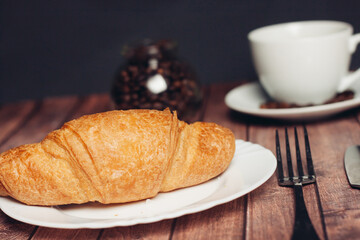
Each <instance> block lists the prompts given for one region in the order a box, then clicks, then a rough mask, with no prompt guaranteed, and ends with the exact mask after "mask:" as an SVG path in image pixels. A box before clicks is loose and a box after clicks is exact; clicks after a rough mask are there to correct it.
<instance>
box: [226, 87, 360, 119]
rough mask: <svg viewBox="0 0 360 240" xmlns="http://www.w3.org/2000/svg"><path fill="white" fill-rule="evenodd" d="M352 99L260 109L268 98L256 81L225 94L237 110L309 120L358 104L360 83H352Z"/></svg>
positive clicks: (261, 115) (227, 103) (271, 116)
mask: <svg viewBox="0 0 360 240" xmlns="http://www.w3.org/2000/svg"><path fill="white" fill-rule="evenodd" d="M351 90H353V91H354V93H355V96H354V98H353V99H350V100H346V101H342V102H337V103H330V104H324V105H316V106H310V107H301V108H283V109H261V108H260V105H261V104H262V103H265V102H267V101H268V100H269V97H268V96H267V94H266V93H265V92H264V90H263V89H262V87H261V86H260V84H259V83H258V82H254V83H248V84H244V85H241V86H239V87H236V88H234V89H232V90H231V91H230V92H228V94H227V95H226V96H225V103H226V105H227V106H228V107H229V108H231V109H233V110H235V111H238V112H242V113H246V114H250V115H254V116H259V117H267V118H275V119H285V120H311V119H319V118H323V117H327V116H331V115H334V114H337V113H340V112H343V111H346V110H348V109H351V108H354V107H357V106H360V84H357V85H354V86H353V87H352V88H351Z"/></svg>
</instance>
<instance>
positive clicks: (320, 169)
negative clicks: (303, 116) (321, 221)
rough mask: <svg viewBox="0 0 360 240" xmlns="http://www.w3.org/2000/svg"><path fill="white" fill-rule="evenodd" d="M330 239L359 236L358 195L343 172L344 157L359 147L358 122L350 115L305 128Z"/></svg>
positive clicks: (359, 208)
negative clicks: (352, 147)
mask: <svg viewBox="0 0 360 240" xmlns="http://www.w3.org/2000/svg"><path fill="white" fill-rule="evenodd" d="M308 131H309V134H310V135H311V140H310V141H311V145H312V153H313V158H314V166H315V169H316V174H317V177H318V180H317V186H318V188H319V193H320V198H321V202H322V207H323V212H324V217H325V223H326V230H327V233H328V236H329V239H358V238H359V236H360V228H359V226H360V203H359V199H360V191H359V190H358V189H352V188H351V187H350V185H349V183H348V181H347V177H346V174H345V170H344V162H343V160H344V153H345V151H346V149H347V147H349V146H350V145H354V144H359V143H360V126H359V122H358V121H357V119H356V118H355V117H352V115H346V114H345V115H342V116H338V117H335V118H333V119H330V120H327V121H323V122H316V123H312V124H308Z"/></svg>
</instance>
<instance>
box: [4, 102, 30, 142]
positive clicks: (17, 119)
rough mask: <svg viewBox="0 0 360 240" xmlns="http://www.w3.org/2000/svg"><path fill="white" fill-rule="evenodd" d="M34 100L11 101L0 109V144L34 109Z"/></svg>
mask: <svg viewBox="0 0 360 240" xmlns="http://www.w3.org/2000/svg"><path fill="white" fill-rule="evenodd" d="M36 105H37V104H36V103H35V101H26V102H20V103H12V104H7V105H4V106H2V108H1V109H0V145H1V144H2V143H4V142H5V141H7V140H8V139H9V138H10V137H11V136H12V135H13V134H14V133H15V131H17V130H18V129H19V128H20V127H21V125H23V124H24V123H25V122H26V120H27V119H28V118H29V117H31V114H32V113H33V112H34V111H36V109H35V108H36Z"/></svg>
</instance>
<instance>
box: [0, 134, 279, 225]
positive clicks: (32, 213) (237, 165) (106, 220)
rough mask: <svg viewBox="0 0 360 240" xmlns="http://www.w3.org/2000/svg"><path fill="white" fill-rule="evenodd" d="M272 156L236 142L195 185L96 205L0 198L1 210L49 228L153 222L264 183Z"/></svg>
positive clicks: (272, 165)
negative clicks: (228, 158) (225, 161)
mask: <svg viewBox="0 0 360 240" xmlns="http://www.w3.org/2000/svg"><path fill="white" fill-rule="evenodd" d="M275 169H276V159H275V156H274V155H273V154H272V152H271V151H269V150H267V149H265V148H264V147H262V146H260V145H257V144H252V143H250V142H245V141H242V140H236V151H235V156H234V158H233V160H232V162H231V164H230V166H229V168H228V169H227V170H226V171H225V172H224V173H223V174H222V175H220V176H219V177H216V178H214V179H212V180H211V181H208V182H206V183H203V184H200V185H198V186H194V187H189V188H184V189H180V190H176V191H173V192H169V193H161V194H159V195H157V196H156V197H155V198H152V199H147V200H143V201H139V202H135V203H128V204H111V205H102V204H97V203H89V204H81V205H69V206H61V207H39V206H27V205H24V204H22V203H19V202H17V201H15V200H13V199H11V198H6V197H0V207H1V210H2V211H3V212H4V213H5V214H7V215H8V216H10V217H12V218H14V219H17V220H19V221H22V222H25V223H29V224H33V225H38V226H45V227H54V228H108V227H114V226H130V225H135V224H139V223H150V222H156V221H160V220H163V219H169V218H175V217H179V216H182V215H185V214H190V213H195V212H199V211H203V210H205V209H209V208H211V207H214V206H216V205H219V204H222V203H226V202H229V201H231V200H233V199H236V198H238V197H240V196H243V195H245V194H247V193H249V192H250V191H252V190H254V189H255V188H257V187H259V186H260V185H261V184H263V183H264V182H265V181H267V180H268V179H269V178H270V177H271V175H272V174H273V173H274V171H275Z"/></svg>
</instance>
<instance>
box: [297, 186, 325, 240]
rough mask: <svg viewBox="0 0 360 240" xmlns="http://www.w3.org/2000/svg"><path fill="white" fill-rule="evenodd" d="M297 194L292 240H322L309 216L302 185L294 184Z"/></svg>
mask: <svg viewBox="0 0 360 240" xmlns="http://www.w3.org/2000/svg"><path fill="white" fill-rule="evenodd" d="M294 194H295V224H294V231H293V234H292V237H291V239H292V240H297V239H299V240H300V239H307V240H310V239H320V238H319V236H318V235H317V234H316V231H315V229H314V226H313V225H312V223H311V220H310V217H309V214H308V212H307V210H306V206H305V202H304V194H303V190H302V183H301V182H300V183H295V184H294Z"/></svg>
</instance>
